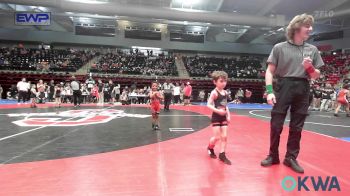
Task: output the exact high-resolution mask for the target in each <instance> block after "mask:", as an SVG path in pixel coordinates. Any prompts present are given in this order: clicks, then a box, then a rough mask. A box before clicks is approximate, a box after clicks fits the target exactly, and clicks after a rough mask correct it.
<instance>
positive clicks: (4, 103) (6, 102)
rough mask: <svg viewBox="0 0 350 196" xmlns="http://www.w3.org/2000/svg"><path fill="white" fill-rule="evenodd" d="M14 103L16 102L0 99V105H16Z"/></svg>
mask: <svg viewBox="0 0 350 196" xmlns="http://www.w3.org/2000/svg"><path fill="white" fill-rule="evenodd" d="M16 103H17V100H8V99H1V100H0V105H7V104H16ZM21 103H22V102H21ZM26 103H29V102H26Z"/></svg>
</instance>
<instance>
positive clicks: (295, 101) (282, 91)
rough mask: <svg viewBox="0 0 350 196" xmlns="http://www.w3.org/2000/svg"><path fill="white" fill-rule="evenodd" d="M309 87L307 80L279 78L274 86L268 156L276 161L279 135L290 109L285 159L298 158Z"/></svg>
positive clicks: (307, 104) (307, 105)
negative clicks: (274, 101) (274, 102)
mask: <svg viewBox="0 0 350 196" xmlns="http://www.w3.org/2000/svg"><path fill="white" fill-rule="evenodd" d="M309 93H310V85H309V81H308V80H307V79H301V78H280V79H278V81H277V84H276V85H275V96H276V101H277V103H276V104H275V105H274V106H273V109H272V111H271V122H270V123H271V132H270V156H272V157H273V158H274V159H278V156H279V152H278V147H279V142H280V135H281V133H282V129H283V124H284V121H285V118H286V115H287V111H288V109H289V108H290V122H289V135H288V142H287V153H286V155H285V158H294V159H296V158H297V157H298V154H299V151H300V139H301V131H302V129H303V126H304V122H305V119H306V117H307V112H308V107H309Z"/></svg>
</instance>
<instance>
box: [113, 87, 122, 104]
mask: <svg viewBox="0 0 350 196" xmlns="http://www.w3.org/2000/svg"><path fill="white" fill-rule="evenodd" d="M111 94H112V98H113V103H115V102H119V99H120V84H117V85H115V86H114V87H113V90H112V93H111Z"/></svg>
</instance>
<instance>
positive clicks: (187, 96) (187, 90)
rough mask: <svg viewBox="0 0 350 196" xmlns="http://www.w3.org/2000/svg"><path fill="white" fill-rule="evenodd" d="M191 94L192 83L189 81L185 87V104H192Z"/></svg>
mask: <svg viewBox="0 0 350 196" xmlns="http://www.w3.org/2000/svg"><path fill="white" fill-rule="evenodd" d="M191 95H192V86H191V85H190V82H187V83H186V86H185V88H184V105H190V100H191Z"/></svg>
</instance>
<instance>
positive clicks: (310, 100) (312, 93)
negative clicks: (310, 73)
mask: <svg viewBox="0 0 350 196" xmlns="http://www.w3.org/2000/svg"><path fill="white" fill-rule="evenodd" d="M313 100H314V85H313V84H311V83H310V94H309V109H310V108H311V106H312V101H313Z"/></svg>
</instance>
